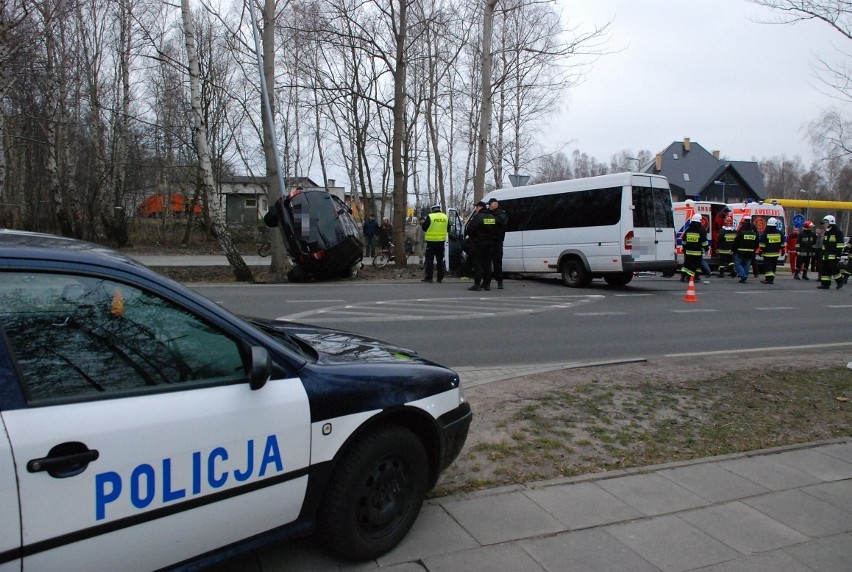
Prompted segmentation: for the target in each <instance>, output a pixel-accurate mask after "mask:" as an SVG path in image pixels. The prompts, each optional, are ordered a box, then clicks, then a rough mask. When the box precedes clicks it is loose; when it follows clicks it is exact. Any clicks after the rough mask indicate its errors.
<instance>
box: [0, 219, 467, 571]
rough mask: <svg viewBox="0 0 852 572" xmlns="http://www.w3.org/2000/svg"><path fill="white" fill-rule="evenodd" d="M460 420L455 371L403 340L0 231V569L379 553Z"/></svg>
mask: <svg viewBox="0 0 852 572" xmlns="http://www.w3.org/2000/svg"><path fill="white" fill-rule="evenodd" d="M471 418H472V414H471V410H470V406H469V405H468V404H467V403H466V402H465V401H464V399H463V397H462V395H461V389H460V385H459V378H458V375H457V374H456V373H455V372H453V371H452V370H450V369H447V368H444V367H441V366H439V365H436V364H434V363H431V362H429V361H426V360H424V359H421V358H419V357H417V356H416V355H415V354H414V353H413V352H411V351H409V350H406V349H403V348H399V347H395V346H392V345H388V344H385V343H382V342H379V341H377V340H373V339H369V338H366V337H362V336H358V335H353V334H349V333H346V332H342V331H338V330H332V329H326V328H319V327H313V326H307V325H301V324H295V323H288V322H280V321H274V320H265V319H243V318H239V317H237V316H235V315H233V314H231V313H229V312H228V311H226V310H224V309H223V308H221V307H220V306H218V305H217V304H215V303H213V302H211V301H209V300H207V299H206V298H204V297H202V296H200V295H198V294H196V293H195V292H193V291H191V290H189V289H188V288H185V287H183V286H181V285H180V284H177V283H175V282H173V281H171V280H169V279H166V278H164V277H162V276H160V275H158V274H157V273H155V272H153V271H151V270H149V269H147V268H145V267H144V266H141V265H139V264H137V263H135V262H133V261H132V260H130V259H129V258H126V257H124V256H122V255H121V254H119V253H117V252H114V251H111V250H109V249H105V248H102V247H100V246H97V245H94V244H90V243H85V242H81V241H77V240H72V239H67V238H60V237H56V236H51V235H45V234H34V233H24V232H16V231H3V230H0V421H2V425H0V427H1V428H0V503H2V504H0V506H2V510H0V571H2V572H5V571H8V570H21V569H22V568H23V569H26V570H60V569H61V570H72V569H76V570H119V569H120V570H132V569H138V570H153V569H158V568H169V567H187V566H196V565H198V564H203V563H208V562H210V561H215V560H216V559H221V558H223V557H227V556H230V555H233V554H235V553H237V552H240V551H243V550H246V549H247V548H250V547H253V546H255V545H257V544H259V543H260V542H264V541H269V540H272V539H277V538H281V537H292V536H295V535H302V534H309V533H312V532H313V531H314V530H317V531H318V534H319V535H320V536H321V538H322V539H323V540H325V541H326V542H327V543H328V545H329V546H330V547H331V548H332V549H333V550H334V551H336V552H337V553H339V554H340V555H342V556H344V557H346V558H349V559H354V560H364V559H370V558H375V557H376V556H378V555H380V554H382V553H384V552H386V551H388V550H389V549H391V548H392V547H393V546H394V545H396V544H397V543H398V542H399V541H400V540H401V539H402V538H403V536H405V534H406V533H407V531H408V530H409V528H410V527H411V525H412V524H413V522H414V520H415V519H416V517H417V514H418V512H419V509H420V506H421V503H422V501H423V498H424V496H425V494H426V492H427V491H428V490H429V489H430V488H431V487H432V486H433V485H434V483H435V481H436V479H437V477H438V475H439V473H440V472H441V471H442V470H443V469H444V468H446V467H447V466H448V465H449V464H450V463H451V462H452V461H453V460H454V459H455V457H456V456H457V455H458V453H459V451H460V450H461V448H462V445H463V444H464V441H465V438H466V437H467V431H468V427H469V425H470V422H471Z"/></svg>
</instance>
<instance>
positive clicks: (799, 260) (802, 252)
mask: <svg viewBox="0 0 852 572" xmlns="http://www.w3.org/2000/svg"><path fill="white" fill-rule="evenodd" d="M816 243H817V235H816V233H815V232H814V223H812V222H811V221H809V220H806V221H805V224H803V225H802V232H800V233H799V240H798V241H796V273H795V274H793V278H795V279H796V280H798V279H799V273H800V272H801V274H802V280H810V278H808V268H810V267H811V262H812V260H811V259H812V257H814V256H816Z"/></svg>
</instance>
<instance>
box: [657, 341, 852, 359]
mask: <svg viewBox="0 0 852 572" xmlns="http://www.w3.org/2000/svg"><path fill="white" fill-rule="evenodd" d="M849 346H852V342H838V343H833V344H812V345H809V346H769V347H765V348H744V349H739V350H716V351H712V352H689V353H682V354H665V357H699V356H716V355H724V354H749V353H756V352H767V351H783V352H787V351H791V350H809V349H815V350H816V349H824V348H845V347H849Z"/></svg>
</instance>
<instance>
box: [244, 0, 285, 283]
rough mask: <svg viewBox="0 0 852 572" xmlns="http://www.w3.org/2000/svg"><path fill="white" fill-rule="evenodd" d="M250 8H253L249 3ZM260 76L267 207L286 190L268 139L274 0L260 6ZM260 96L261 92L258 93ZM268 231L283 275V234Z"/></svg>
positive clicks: (277, 271) (275, 261)
mask: <svg viewBox="0 0 852 572" xmlns="http://www.w3.org/2000/svg"><path fill="white" fill-rule="evenodd" d="M250 9H252V10H254V7H253V6H251V5H250ZM263 77H264V80H265V81H266V92H267V95H268V97H269V115H270V117H268V118H267V115H266V113H261V117H262V118H263V155H264V158H265V159H266V188H267V193H266V196H267V201H268V202H269V208H270V209H273V208H274V205H275V203H276V202H278V199H279V198H281V196H282V195H283V194H284V193H285V192H287V189H282V188H280V184H279V182H278V181H279V176H278V162H277V161H276V160H275V153H276V152H277V149H275V148H274V146H273V144H272V142H273V137H272V130H273V129H275V123H274V121H273V120H272V119H273V117H274V116H275V0H265V2H264V5H263ZM261 97H263V94H262V93H261ZM269 230H270V238H271V244H272V254H271V258H272V272H273V273H275V274H277V275H279V276H283V275H286V274H287V273H288V272H290V270H291V268H292V265H291V264H290V258H289V257H288V256H287V246H286V243H285V242H284V237H283V236H281V227H279V226H276V227H274V228H271V229H269Z"/></svg>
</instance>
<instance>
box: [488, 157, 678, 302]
mask: <svg viewBox="0 0 852 572" xmlns="http://www.w3.org/2000/svg"><path fill="white" fill-rule="evenodd" d="M492 198H494V199H497V200H498V201H499V202H500V208H502V209H504V210H505V211H506V213H507V214H508V215H509V222H508V224H507V227H506V239H505V241H504V243H503V272H504V273H506V274H533V273H535V274H539V273H543V272H559V273H560V274H561V275H562V281H563V282H564V283H565V285H566V286H571V287H573V288H580V287H584V286H588V285H589V283H590V282H591V281H592V278H603V279H604V280H606V282H607V284H609V285H610V286H624V285H625V284H627V283H628V282H630V280H631V279H632V278H633V274H634V272H640V271H649V272H657V271H658V272H664V273H673V272H674V271H675V270H677V259H676V257H675V232H674V216H673V213H672V197H671V191H670V190H669V182H668V181H667V180H666V178H665V177H661V176H659V175H649V174H645V173H617V174H614V175H602V176H600V177H589V178H585V179H573V180H569V181H558V182H554V183H542V184H539V185H529V186H526V187H515V188H511V189H498V190H495V191H492V192H490V193H488V194H487V195H486V196H485V197H484V199H483V200H485V201H486V202H487V201H488V200H490V199H492Z"/></svg>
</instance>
